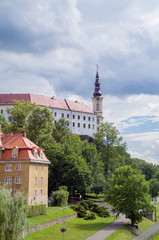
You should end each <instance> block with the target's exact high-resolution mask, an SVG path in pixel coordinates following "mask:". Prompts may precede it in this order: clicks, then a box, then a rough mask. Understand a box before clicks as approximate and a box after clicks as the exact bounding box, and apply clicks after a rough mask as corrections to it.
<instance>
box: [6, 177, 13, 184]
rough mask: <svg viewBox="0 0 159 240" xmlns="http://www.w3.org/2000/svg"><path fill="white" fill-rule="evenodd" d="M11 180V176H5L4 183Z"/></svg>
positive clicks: (9, 182)
mask: <svg viewBox="0 0 159 240" xmlns="http://www.w3.org/2000/svg"><path fill="white" fill-rule="evenodd" d="M11 182H12V179H11V177H5V179H4V183H5V184H11Z"/></svg>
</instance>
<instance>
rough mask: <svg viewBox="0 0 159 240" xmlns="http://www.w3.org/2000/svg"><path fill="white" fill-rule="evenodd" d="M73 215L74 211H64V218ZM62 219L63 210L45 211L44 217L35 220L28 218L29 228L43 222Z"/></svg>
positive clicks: (69, 209) (68, 209)
mask: <svg viewBox="0 0 159 240" xmlns="http://www.w3.org/2000/svg"><path fill="white" fill-rule="evenodd" d="M73 213H75V211H74V210H73V209H71V208H67V209H64V216H68V215H71V214H73ZM61 217H63V209H58V210H47V211H46V215H40V216H37V217H35V218H28V220H29V226H33V225H37V224H39V223H43V222H49V221H51V220H53V219H56V218H61Z"/></svg>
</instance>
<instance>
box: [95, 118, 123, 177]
mask: <svg viewBox="0 0 159 240" xmlns="http://www.w3.org/2000/svg"><path fill="white" fill-rule="evenodd" d="M95 144H96V145H97V149H98V151H99V152H100V153H101V157H102V161H103V163H104V168H105V176H106V178H107V177H108V176H109V174H108V173H109V172H112V171H114V169H115V168H118V167H119V166H120V165H123V164H124V163H125V157H126V143H124V142H123V139H122V137H121V136H120V135H119V131H118V130H117V129H116V127H115V126H113V123H108V122H106V123H103V124H101V127H100V129H99V131H98V132H97V134H96V135H95Z"/></svg>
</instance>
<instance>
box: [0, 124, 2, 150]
mask: <svg viewBox="0 0 159 240" xmlns="http://www.w3.org/2000/svg"><path fill="white" fill-rule="evenodd" d="M0 147H2V141H1V123H0Z"/></svg>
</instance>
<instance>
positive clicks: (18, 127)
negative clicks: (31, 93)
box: [7, 100, 33, 132]
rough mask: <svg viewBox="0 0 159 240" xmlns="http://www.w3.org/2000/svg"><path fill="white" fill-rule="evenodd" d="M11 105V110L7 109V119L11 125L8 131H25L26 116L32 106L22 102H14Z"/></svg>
mask: <svg viewBox="0 0 159 240" xmlns="http://www.w3.org/2000/svg"><path fill="white" fill-rule="evenodd" d="M13 103H14V106H13V108H8V109H7V113H8V114H9V118H8V119H9V122H10V124H11V126H10V131H13V132H15V131H24V130H26V126H27V120H28V116H29V114H30V112H31V110H32V107H33V105H32V104H31V103H30V102H29V101H27V102H25V101H24V100H21V101H18V100H14V101H13Z"/></svg>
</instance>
